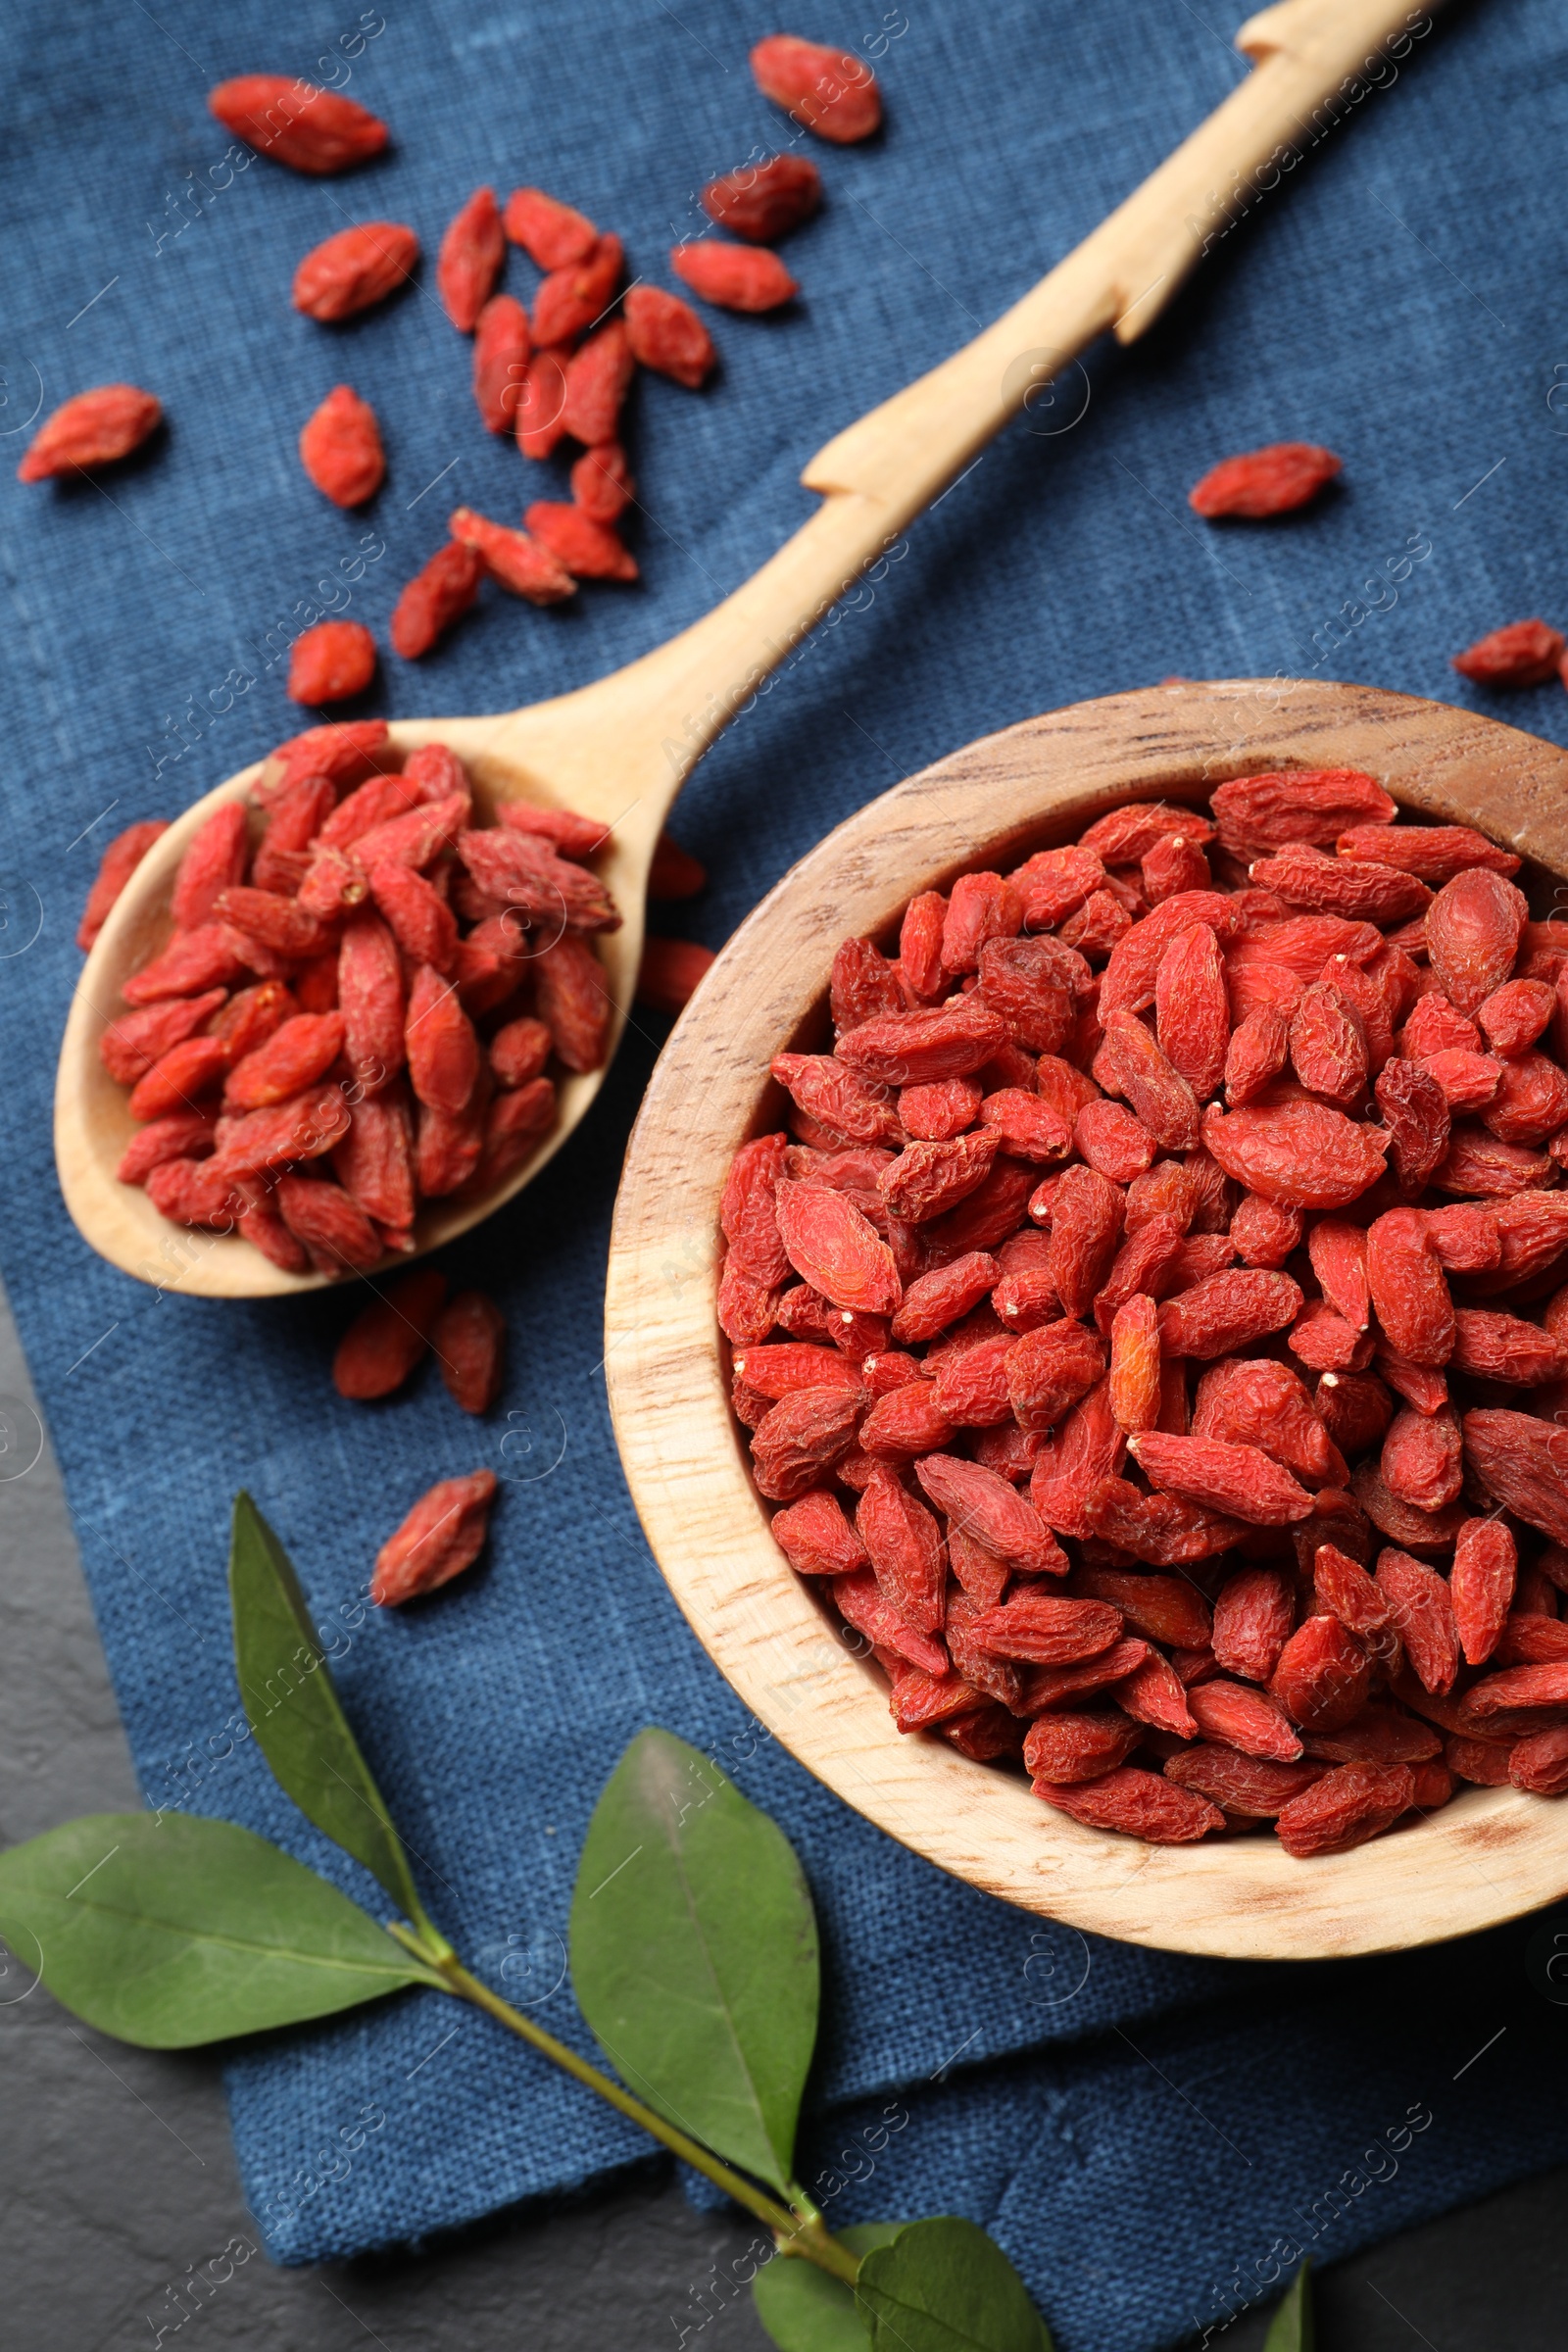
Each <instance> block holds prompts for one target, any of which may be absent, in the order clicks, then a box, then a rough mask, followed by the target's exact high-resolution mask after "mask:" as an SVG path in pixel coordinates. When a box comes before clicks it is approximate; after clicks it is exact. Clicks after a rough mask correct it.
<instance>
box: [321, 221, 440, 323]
mask: <svg viewBox="0 0 1568 2352" xmlns="http://www.w3.org/2000/svg"><path fill="white" fill-rule="evenodd" d="M418 258H419V240H418V238H417V236H416V235H415V233H414V231H413V229H412V228H405V227H404V226H403V225H402V224H401V222H399V221H360V222H358V223H357V224H356V225H355V226H354V227H352V228H340V229H339V230H338V231H337V233H336V235H335V236H330V237H327V238H325V239H324V240H323V242H322V243H321V244H319V245H317V246H315V247H313V249H312V250H311V252H309V253H308V254H307V255H306V256H305V259H304V260H303V261H302V262H301V264H300V266H299V268H298V269H297V270H295V272H294V308H295V309H296V310H297V311H303V312H304V313H305V315H306V317H307V318H309V319H322V320H323V321H331V320H336V319H351V318H352V317H353V316H354V314H355V313H356V312H357V311H367V310H368V309H369V308H370V307H371V305H372V304H374V303H377V302H384V301H385V300H386V298H387V296H388V295H389V294H391V293H393V292H395V291H396V289H397V288H398V287H399V286H401V285H403V284H404V283H405V282H406V280H407V279H408V278H410V277H412V275H413V274H414V270H415V265H416V264H417V261H418Z"/></svg>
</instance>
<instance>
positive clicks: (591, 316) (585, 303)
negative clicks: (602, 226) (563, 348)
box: [533, 233, 625, 343]
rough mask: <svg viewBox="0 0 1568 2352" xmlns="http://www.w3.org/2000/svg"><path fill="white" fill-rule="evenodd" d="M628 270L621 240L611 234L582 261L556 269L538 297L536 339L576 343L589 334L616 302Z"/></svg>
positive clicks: (535, 315) (546, 280) (535, 300)
mask: <svg viewBox="0 0 1568 2352" xmlns="http://www.w3.org/2000/svg"><path fill="white" fill-rule="evenodd" d="M624 269H625V254H624V252H623V250H622V247H621V242H620V239H619V238H618V237H617V236H613V235H610V234H608V233H607V234H605V235H603V236H600V237H596V238H595V240H594V243H593V244H592V246H591V247H590V248H589V250H588V252H587V253H586V254H584V256H583V257H582V259H581V261H577V262H568V263H567V264H565V265H564V267H563V268H560V269H556V270H551V272H550V274H549V276H548V277H547V278H546V279H545V281H544V283H543V284H542V285H541V287H540V288H539V291H538V293H537V294H536V295H535V296H534V305H533V339H534V341H535V342H536V343H573V342H575V341H576V339H577V337H578V336H579V335H585V334H586V333H587V332H588V329H589V328H590V327H591V326H596V325H597V324H598V322H599V320H600V319H601V318H602V317H603V316H604V314H605V312H606V311H607V310H608V309H609V307H610V305H611V303H612V302H613V300H614V298H615V292H616V289H617V288H618V286H619V284H620V280H621V274H622V271H623V270H624Z"/></svg>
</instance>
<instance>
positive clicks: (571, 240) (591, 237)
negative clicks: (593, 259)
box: [502, 188, 599, 270]
mask: <svg viewBox="0 0 1568 2352" xmlns="http://www.w3.org/2000/svg"><path fill="white" fill-rule="evenodd" d="M502 226H503V228H504V229H505V231H506V234H507V236H508V237H509V238H510V239H511V241H512V243H513V244H514V245H520V246H521V247H522V249H523V251H524V252H525V253H526V254H527V256H528V259H529V260H530V261H531V262H537V263H538V265H539V268H540V269H541V270H566V269H569V268H570V267H571V265H572V263H573V262H582V261H586V260H587V258H588V256H589V254H590V253H591V252H592V251H593V249H594V246H595V245H596V243H597V242H598V239H599V231H598V229H597V228H596V227H595V226H594V224H593V222H592V221H590V220H588V219H587V217H586V216H585V215H584V214H582V213H578V212H573V210H572V208H571V206H570V205H569V204H563V203H562V202H561V201H560V199H559V198H558V197H555V196H547V195H546V194H545V193H544V190H543V189H542V188H514V189H513V191H512V194H511V195H510V196H509V197H508V198H507V207H506V211H505V212H504V213H503V215H502Z"/></svg>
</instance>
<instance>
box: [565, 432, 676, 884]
mask: <svg viewBox="0 0 1568 2352" xmlns="http://www.w3.org/2000/svg"><path fill="white" fill-rule="evenodd" d="M636 495H637V485H636V483H635V481H634V480H633V479H632V472H631V467H630V466H628V465H627V463H626V453H625V451H624V450H623V449H622V448H621V446H620V443H619V442H618V441H603V442H601V443H599V444H598V445H597V446H596V447H595V448H592V449H586V450H584V452H583V454H582V456H581V457H580V458H579V459H578V460H577V462H576V464H575V465H574V466H573V467H572V469H571V497H572V504H573V505H574V506H578V507H580V508H581V509H582V511H583V513H584V514H585V515H588V517H589V518H590V520H592V521H594V522H615V521H617V520H618V519H619V517H620V516H621V515H623V514H624V513H625V511H626V509H627V508H628V507H629V506H630V505H631V504H632V502H633V500H634V499H635V498H636ZM655 858H656V861H657V858H658V853H657V851H656V853H655ZM692 862H693V863H694V864H695V863H696V860H695V859H693V860H692ZM697 888H698V889H701V888H702V884H701V883H699V884H698V885H697ZM693 895H694V894H693V893H692V892H690V891H680V890H668V889H658V890H656V889H655V888H654V877H653V876H652V875H651V876H650V877H649V896H650V897H651V898H656V899H658V898H665V899H670V898H688V897H691V896H693Z"/></svg>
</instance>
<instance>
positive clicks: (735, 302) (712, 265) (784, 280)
mask: <svg viewBox="0 0 1568 2352" xmlns="http://www.w3.org/2000/svg"><path fill="white" fill-rule="evenodd" d="M669 266H670V268H671V269H672V270H674V272H675V275H676V276H677V277H678V278H680V279H681V280H682V281H683V282H684V283H685V284H686V285H688V286H690V288H691V290H692V292H693V293H694V294H696V295H698V296H699V297H700V299H701V300H702V301H704V302H711V303H713V304H715V305H716V306H717V307H718V308H719V309H720V310H725V311H776V310H777V309H778V307H779V305H780V303H785V302H791V301H793V300H794V298H795V296H796V295H797V294H798V293H799V292H800V290H801V289H800V285H799V282H798V281H797V280H796V279H795V278H793V277H791V275H790V273H789V271H788V270H786V269H785V267H784V265H783V263H782V262H781V261H780V260H779V258H778V255H777V254H776V253H765V252H763V251H761V250H760V248H759V247H758V246H756V245H716V244H714V243H712V242H711V240H709V239H704V241H703V242H702V243H701V244H693V245H673V246H671V248H670V254H669Z"/></svg>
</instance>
